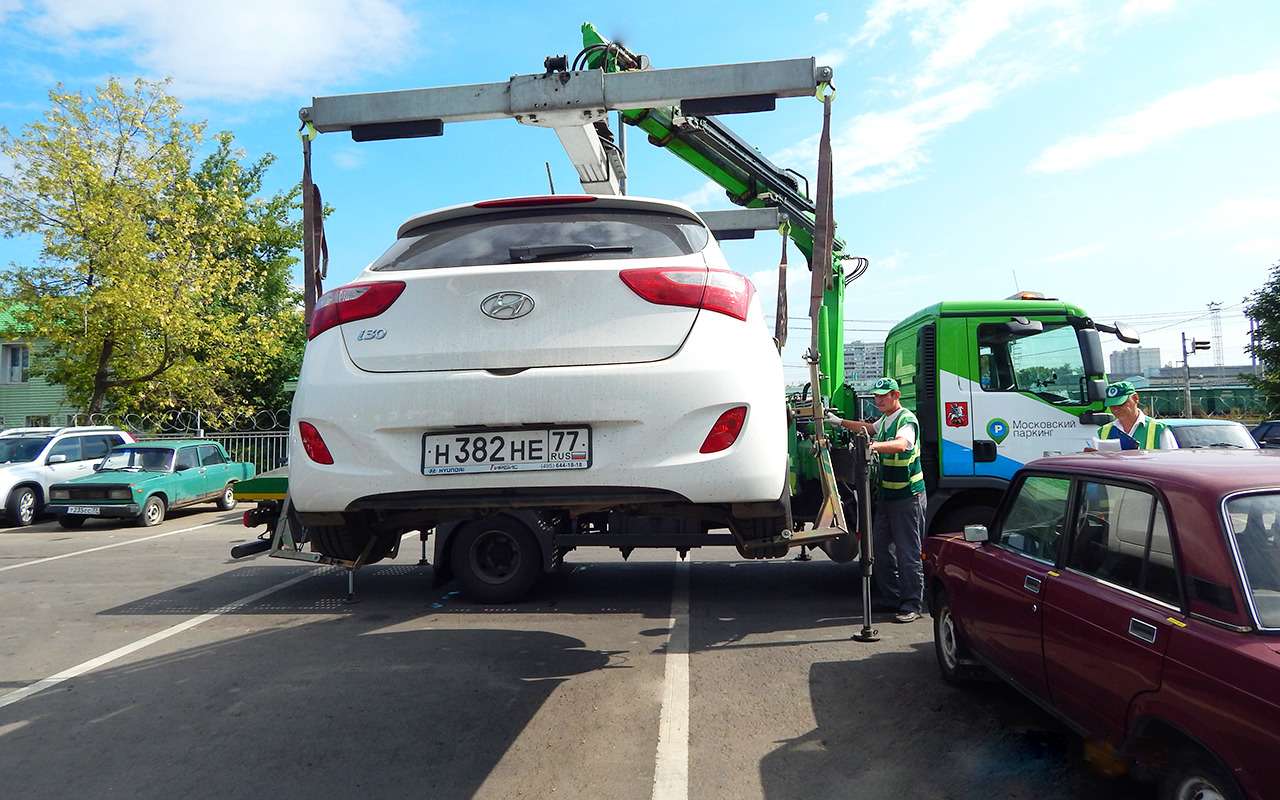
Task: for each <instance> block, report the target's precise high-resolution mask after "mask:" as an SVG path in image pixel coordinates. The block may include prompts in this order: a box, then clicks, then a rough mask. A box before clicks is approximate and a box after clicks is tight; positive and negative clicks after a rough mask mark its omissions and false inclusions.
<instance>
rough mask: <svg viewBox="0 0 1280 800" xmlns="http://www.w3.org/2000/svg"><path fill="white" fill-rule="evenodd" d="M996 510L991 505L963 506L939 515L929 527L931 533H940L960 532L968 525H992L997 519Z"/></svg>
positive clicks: (931, 534)
mask: <svg viewBox="0 0 1280 800" xmlns="http://www.w3.org/2000/svg"><path fill="white" fill-rule="evenodd" d="M995 517H996V510H995V509H994V508H991V507H990V506H961V507H960V508H953V509H950V510H949V511H947V512H946V513H944V514H941V515H939V517H938V518H937V519H935V520H934V521H933V525H931V526H930V528H929V535H930V536H936V535H937V534H939V533H960V532H961V531H963V530H964V526H966V525H986V526H987V527H988V528H990V527H991V523H992V522H993V521H994V520H995Z"/></svg>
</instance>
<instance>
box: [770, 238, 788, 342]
mask: <svg viewBox="0 0 1280 800" xmlns="http://www.w3.org/2000/svg"><path fill="white" fill-rule="evenodd" d="M786 231H787V226H786V225H783V228H782V231H781V233H782V259H781V260H780V261H778V309H777V311H776V312H775V313H776V314H777V316H775V317H774V319H773V343H774V344H776V345H777V346H778V352H779V353H781V352H782V348H783V347H784V346H786V344H787V233H786Z"/></svg>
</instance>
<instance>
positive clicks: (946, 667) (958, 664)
mask: <svg viewBox="0 0 1280 800" xmlns="http://www.w3.org/2000/svg"><path fill="white" fill-rule="evenodd" d="M930 611H931V612H932V614H933V649H934V653H935V654H936V655H937V657H938V670H939V671H940V672H941V673H942V679H943V680H944V681H946V682H947V683H950V684H952V685H953V686H959V685H961V684H965V683H970V682H972V681H973V680H974V678H976V677H977V676H978V674H979V672H980V670H979V669H978V668H977V667H976V666H974V665H973V664H972V663H971V659H970V654H969V648H968V645H966V644H965V641H964V634H963V633H962V632H961V630H960V626H959V624H958V623H957V622H956V617H955V613H954V612H953V611H952V609H951V600H950V598H948V597H947V593H946V591H945V590H943V589H938V590H937V591H936V592H934V595H933V602H932V603H931V604H930Z"/></svg>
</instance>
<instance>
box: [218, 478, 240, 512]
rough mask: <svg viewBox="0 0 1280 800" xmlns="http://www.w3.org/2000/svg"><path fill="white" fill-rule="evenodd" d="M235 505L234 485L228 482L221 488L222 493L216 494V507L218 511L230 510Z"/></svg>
mask: <svg viewBox="0 0 1280 800" xmlns="http://www.w3.org/2000/svg"><path fill="white" fill-rule="evenodd" d="M235 507H236V490H235V487H234V486H233V485H232V484H230V483H228V484H227V488H225V489H223V490H222V494H220V495H219V496H218V509H219V510H220V511H230V510H231V509H233V508H235Z"/></svg>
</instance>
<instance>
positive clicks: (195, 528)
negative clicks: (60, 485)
mask: <svg viewBox="0 0 1280 800" xmlns="http://www.w3.org/2000/svg"><path fill="white" fill-rule="evenodd" d="M238 518H239V517H238V516H231V517H223V518H222V519H219V520H215V521H213V522H206V523H205V524H203V525H195V526H193V527H190V528H183V529H182V530H177V531H165V532H164V533H157V534H154V535H152V536H143V537H141V538H139V539H130V540H129V541H127V542H116V543H115V544H104V545H101V546H99V547H90V548H88V549H87V550H76V551H75V552H74V553H63V554H62V555H60V556H49V557H48V558H37V559H36V560H34V561H23V562H22V563H21V564H10V565H9V566H7V567H0V572H8V571H9V570H11V569H17V568H18V567H34V566H35V565H36V564H44V563H46V562H49V561H57V560H58V559H60V558H71V557H72V556H82V555H84V554H86V553H96V552H98V551H99V550H110V549H111V548H113V547H124V546H125V545H127V544H137V543H138V542H149V541H151V540H152V539H163V538H164V537H166V536H177V535H178V534H179V533H190V532H191V531H198V530H200V529H201V528H208V527H211V526H213V525H221V524H223V523H225V522H230V521H231V520H233V519H238Z"/></svg>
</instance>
